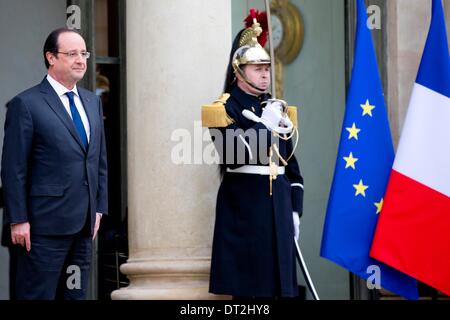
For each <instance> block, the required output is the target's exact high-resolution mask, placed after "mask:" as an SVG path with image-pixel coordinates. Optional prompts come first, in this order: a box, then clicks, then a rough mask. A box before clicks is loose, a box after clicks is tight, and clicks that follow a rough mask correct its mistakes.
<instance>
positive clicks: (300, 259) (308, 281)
mask: <svg viewBox="0 0 450 320" xmlns="http://www.w3.org/2000/svg"><path fill="white" fill-rule="evenodd" d="M265 4H266V14H267V28H268V29H269V30H268V31H269V46H270V71H271V72H270V73H271V90H272V97H273V98H274V99H276V94H277V92H276V79H275V71H276V70H275V49H274V47H273V38H272V22H271V15H270V1H269V0H265ZM286 112H287V110H286ZM294 244H295V253H296V256H297V259H298V264H299V265H300V269H301V270H302V273H303V276H304V278H305V281H306V284H307V285H308V288H309V290H310V291H311V293H312V295H313V297H314V300H320V299H319V295H318V294H317V291H316V288H315V287H314V283H313V282H312V280H311V276H310V275H309V272H308V268H307V267H306V263H305V259H303V255H302V251H301V250H300V247H299V245H298V243H297V240H296V239H295V238H294Z"/></svg>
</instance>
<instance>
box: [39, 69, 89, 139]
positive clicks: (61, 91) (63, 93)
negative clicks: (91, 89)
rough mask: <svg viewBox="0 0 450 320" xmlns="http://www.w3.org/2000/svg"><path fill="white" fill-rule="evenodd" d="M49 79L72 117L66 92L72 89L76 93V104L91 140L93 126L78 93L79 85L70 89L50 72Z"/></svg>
mask: <svg viewBox="0 0 450 320" xmlns="http://www.w3.org/2000/svg"><path fill="white" fill-rule="evenodd" d="M47 80H48V82H49V83H50V85H51V86H52V88H53V89H54V90H55V92H56V94H57V95H58V97H59V99H61V102H62V104H63V105H64V108H65V109H66V111H67V113H68V114H69V116H70V118H72V112H70V103H69V98H68V97H67V95H66V93H67V92H69V91H72V92H73V93H74V94H75V95H74V101H75V106H76V107H77V110H78V113H79V114H80V117H81V121H82V122H83V126H84V130H86V136H87V139H88V142H89V140H90V136H91V127H90V126H89V120H88V117H87V115H86V111H85V110H84V108H83V104H82V103H81V100H80V96H79V95H78V90H77V86H76V85H75V87H73V89H72V90H68V89H67V88H66V87H64V86H63V85H62V84H61V83H59V82H58V81H56V80H55V79H53V78H52V77H51V76H50V75H49V74H47Z"/></svg>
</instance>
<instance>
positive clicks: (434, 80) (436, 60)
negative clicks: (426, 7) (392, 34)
mask: <svg viewBox="0 0 450 320" xmlns="http://www.w3.org/2000/svg"><path fill="white" fill-rule="evenodd" d="M437 66H439V68H437ZM416 82H417V83H419V84H421V85H423V86H425V87H427V88H428V89H431V90H433V91H436V92H438V93H440V94H442V95H444V96H447V97H449V98H450V58H449V51H448V41H447V30H446V28H445V20H444V11H443V7H442V1H441V0H433V12H432V20H431V26H430V31H429V33H428V38H427V42H426V44H425V49H424V52H423V56H422V62H421V63H420V68H419V72H418V74H417V80H416Z"/></svg>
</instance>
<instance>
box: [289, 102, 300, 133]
mask: <svg viewBox="0 0 450 320" xmlns="http://www.w3.org/2000/svg"><path fill="white" fill-rule="evenodd" d="M288 117H289V119H290V120H291V121H292V123H293V125H294V127H296V128H297V127H298V120H297V107H293V106H289V107H288Z"/></svg>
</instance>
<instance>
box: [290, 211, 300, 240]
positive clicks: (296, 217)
mask: <svg viewBox="0 0 450 320" xmlns="http://www.w3.org/2000/svg"><path fill="white" fill-rule="evenodd" d="M292 218H293V219H294V237H295V240H297V241H298V237H299V236H300V217H299V215H298V212H297V211H294V212H292Z"/></svg>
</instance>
